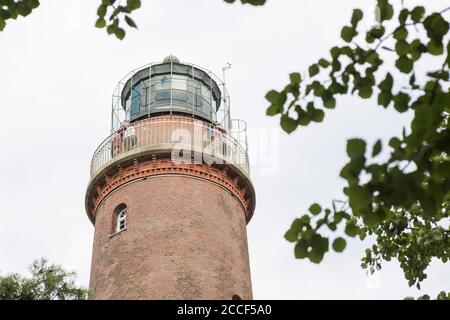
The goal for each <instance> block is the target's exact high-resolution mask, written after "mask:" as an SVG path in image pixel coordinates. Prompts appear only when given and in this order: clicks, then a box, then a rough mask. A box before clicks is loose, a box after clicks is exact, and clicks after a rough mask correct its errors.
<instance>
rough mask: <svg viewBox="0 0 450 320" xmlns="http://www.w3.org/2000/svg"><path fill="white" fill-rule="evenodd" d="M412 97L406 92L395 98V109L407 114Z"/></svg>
mask: <svg viewBox="0 0 450 320" xmlns="http://www.w3.org/2000/svg"><path fill="white" fill-rule="evenodd" d="M410 100H411V97H410V96H409V95H407V94H406V93H404V92H399V93H398V94H397V95H395V96H394V108H395V110H397V111H398V112H405V111H407V110H408V109H409V101H410Z"/></svg>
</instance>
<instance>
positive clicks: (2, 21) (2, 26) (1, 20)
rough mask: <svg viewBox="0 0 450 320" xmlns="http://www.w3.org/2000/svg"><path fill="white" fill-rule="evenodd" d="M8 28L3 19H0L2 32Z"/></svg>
mask: <svg viewBox="0 0 450 320" xmlns="http://www.w3.org/2000/svg"><path fill="white" fill-rule="evenodd" d="M5 26H6V22H5V20H3V19H0V31H3V29H5Z"/></svg>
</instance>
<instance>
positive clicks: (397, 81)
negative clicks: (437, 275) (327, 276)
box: [266, 0, 450, 299]
mask: <svg viewBox="0 0 450 320" xmlns="http://www.w3.org/2000/svg"><path fill="white" fill-rule="evenodd" d="M448 10H449V8H446V9H443V10H442V11H441V12H432V13H428V14H427V13H426V10H425V8H424V7H423V6H417V7H414V8H405V7H403V6H401V7H400V8H399V9H397V10H396V9H395V8H394V6H393V5H391V4H390V3H389V1H388V0H378V1H377V14H378V22H379V23H378V24H377V25H376V26H374V27H373V28H371V29H370V30H367V31H365V32H364V31H361V30H360V29H361V28H360V22H361V21H362V20H363V16H364V15H363V12H362V11H361V10H359V9H355V10H354V11H353V14H352V17H351V22H350V24H349V25H346V26H344V27H343V28H342V31H341V38H342V39H343V41H344V42H345V43H346V44H345V45H343V46H336V47H333V48H332V49H331V50H330V56H329V57H327V58H321V59H319V60H318V61H317V63H314V64H312V65H311V66H309V68H308V76H307V77H306V79H302V77H301V75H300V73H292V74H291V75H290V82H289V84H287V85H286V86H285V88H284V89H283V90H281V91H276V90H271V91H270V92H269V93H268V94H267V95H266V99H267V100H268V101H269V102H270V106H269V107H268V109H267V115H269V116H276V115H279V116H280V125H281V128H282V129H283V130H284V131H286V132H287V133H291V132H293V131H294V130H296V129H297V128H298V127H299V126H307V125H309V124H310V123H314V122H321V121H322V120H323V118H324V116H325V111H326V109H333V108H335V107H336V106H337V99H338V97H339V96H341V95H349V94H355V95H356V94H357V95H358V96H359V97H360V98H362V99H369V98H371V97H375V98H377V103H378V105H379V106H380V107H382V108H386V109H387V108H391V107H393V108H394V109H395V110H396V111H397V112H399V113H405V112H410V113H413V114H414V116H413V119H412V122H411V125H410V128H409V129H406V128H404V129H403V134H402V136H400V137H392V138H391V139H390V140H389V143H388V147H387V148H386V149H387V150H386V151H387V152H389V158H388V159H387V160H386V161H383V160H381V159H380V157H379V155H380V154H381V152H382V149H383V143H382V140H378V141H376V142H375V143H374V145H373V146H372V147H371V148H368V146H367V143H366V141H365V140H363V139H360V138H355V139H350V140H348V141H347V150H346V151H347V155H348V157H349V161H348V163H347V164H346V165H345V166H344V167H343V168H342V170H341V172H340V176H341V177H342V178H344V179H345V180H346V181H347V185H346V187H345V188H344V189H343V194H344V195H345V197H346V199H345V200H343V201H341V202H340V205H338V206H337V205H336V202H335V201H334V202H332V205H331V206H330V208H325V209H322V207H321V206H320V205H319V204H313V205H311V206H310V208H309V212H308V213H307V214H305V215H303V216H302V217H301V218H298V219H296V220H295V221H294V222H293V223H292V225H291V227H290V229H289V230H288V231H287V232H286V234H285V238H286V239H287V240H288V241H290V242H293V243H295V249H294V254H295V257H296V258H298V259H305V258H308V259H309V260H310V261H312V262H314V263H320V262H321V261H322V259H323V257H324V255H325V254H326V252H328V251H329V242H330V241H331V239H330V238H329V237H326V236H324V235H323V233H321V232H320V230H319V229H321V228H328V232H330V231H331V232H332V233H338V232H339V229H343V231H344V233H345V234H346V235H347V236H348V237H359V238H360V239H361V240H363V239H365V238H366V237H367V236H373V237H374V238H375V240H376V241H375V242H376V243H375V244H374V245H373V246H372V247H371V248H368V249H367V250H366V255H365V256H364V257H363V258H362V263H361V266H362V267H363V268H364V269H367V270H368V272H370V273H373V272H375V271H376V270H379V269H380V268H381V267H382V262H383V261H390V260H391V259H394V258H396V259H397V260H398V262H399V263H400V267H401V268H402V269H403V272H404V275H405V278H406V279H407V280H408V284H409V285H410V286H416V287H417V288H418V289H420V283H421V282H422V281H423V280H424V279H426V277H427V275H426V273H425V270H426V268H427V267H428V265H429V264H430V262H431V260H432V259H433V258H436V259H438V260H440V261H442V262H444V263H445V262H447V261H448V260H449V259H450V230H449V217H450V216H449V212H450V210H449V209H450V208H449V205H450V204H449V203H450V202H449V200H450V124H449V121H448V115H449V111H450V93H449V65H450V54H449V51H450V46H449V42H448V32H449V23H448V21H447V20H446V18H445V17H444V13H445V12H446V11H448ZM388 29H390V30H391V31H389V32H388V31H387V30H388ZM388 56H393V57H394V60H395V63H394V65H389V64H388V61H389V58H390V57H388ZM424 59H427V61H426V66H425V67H426V68H427V69H428V71H427V72H426V74H425V75H423V76H422V75H421V76H418V75H417V72H418V71H417V69H418V68H417V66H418V65H420V63H423V61H424ZM430 61H432V62H433V63H434V65H433V64H431V63H430ZM422 66H423V65H422ZM324 76H326V77H327V79H328V80H327V81H323V80H321V79H323V77H324ZM405 76H406V77H407V79H408V80H409V81H406V83H405V81H404V80H403V79H404V77H405ZM331 247H332V248H333V249H334V251H336V252H342V251H344V250H345V247H346V240H345V239H344V238H343V237H342V236H335V238H334V240H333V241H332V244H331ZM438 298H439V299H444V298H450V293H445V292H441V293H440V294H439V296H438Z"/></svg>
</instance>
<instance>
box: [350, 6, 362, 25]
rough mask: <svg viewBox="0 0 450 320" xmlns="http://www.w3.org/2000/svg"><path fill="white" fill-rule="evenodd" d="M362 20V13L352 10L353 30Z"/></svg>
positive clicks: (358, 10)
mask: <svg viewBox="0 0 450 320" xmlns="http://www.w3.org/2000/svg"><path fill="white" fill-rule="evenodd" d="M362 18H363V12H362V11H361V10H360V9H354V10H353V14H352V20H351V22H352V26H353V27H354V28H355V27H356V26H357V25H358V23H359V21H361V20H362Z"/></svg>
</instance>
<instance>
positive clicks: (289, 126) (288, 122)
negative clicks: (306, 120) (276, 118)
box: [280, 114, 298, 133]
mask: <svg viewBox="0 0 450 320" xmlns="http://www.w3.org/2000/svg"><path fill="white" fill-rule="evenodd" d="M280 125H281V128H282V129H283V130H284V131H285V132H287V133H291V132H293V131H294V130H295V129H297V126H298V125H297V121H295V120H294V119H292V118H290V117H288V116H287V115H285V114H283V115H282V116H281V118H280Z"/></svg>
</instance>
